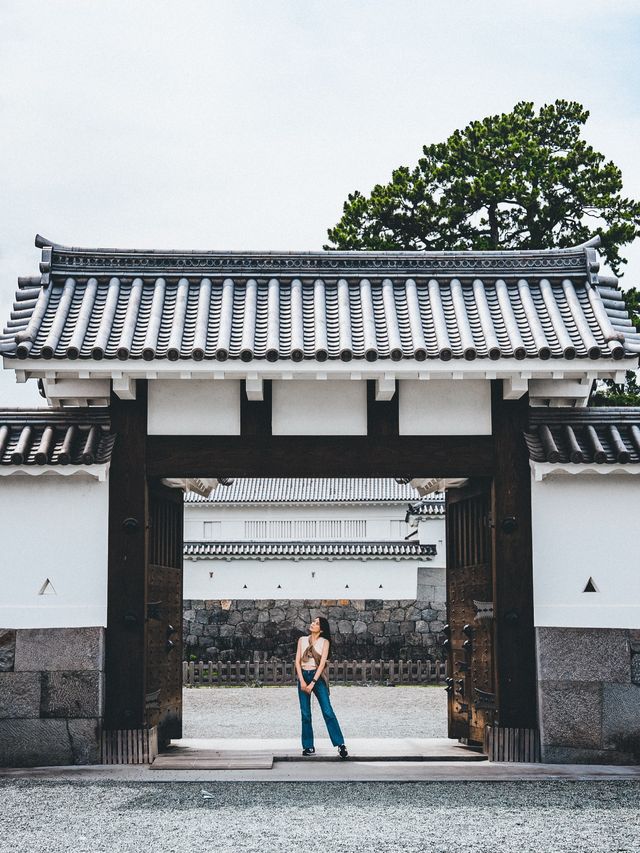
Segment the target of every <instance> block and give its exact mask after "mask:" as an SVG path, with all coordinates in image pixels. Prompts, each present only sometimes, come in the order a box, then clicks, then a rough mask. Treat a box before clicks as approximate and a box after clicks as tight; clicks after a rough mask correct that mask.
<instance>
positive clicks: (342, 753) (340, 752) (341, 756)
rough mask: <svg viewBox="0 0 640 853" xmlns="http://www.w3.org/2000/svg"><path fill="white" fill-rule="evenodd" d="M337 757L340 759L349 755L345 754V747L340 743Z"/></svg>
mask: <svg viewBox="0 0 640 853" xmlns="http://www.w3.org/2000/svg"><path fill="white" fill-rule="evenodd" d="M338 755H339V756H340V758H346V757H347V756H348V755H349V753H348V752H347V747H346V746H345V745H344V744H343V743H341V744H340V746H339V747H338Z"/></svg>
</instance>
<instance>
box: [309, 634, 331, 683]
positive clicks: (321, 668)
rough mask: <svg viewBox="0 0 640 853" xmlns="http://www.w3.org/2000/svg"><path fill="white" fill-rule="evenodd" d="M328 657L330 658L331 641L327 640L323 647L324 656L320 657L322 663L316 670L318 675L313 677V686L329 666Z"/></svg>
mask: <svg viewBox="0 0 640 853" xmlns="http://www.w3.org/2000/svg"><path fill="white" fill-rule="evenodd" d="M323 639H324V638H323ZM328 657H329V640H325V641H324V645H323V646H322V654H321V655H320V663H319V664H318V668H317V669H316V674H315V675H314V676H313V681H312V682H311V684H314V683H315V682H316V681H317V680H318V679H319V678H320V677H321V676H322V673H323V671H324V668H325V666H326V665H327V658H328Z"/></svg>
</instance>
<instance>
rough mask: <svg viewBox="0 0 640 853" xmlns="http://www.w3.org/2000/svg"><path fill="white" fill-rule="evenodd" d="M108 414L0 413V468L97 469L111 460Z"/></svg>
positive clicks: (86, 412) (15, 411) (111, 444)
mask: <svg viewBox="0 0 640 853" xmlns="http://www.w3.org/2000/svg"><path fill="white" fill-rule="evenodd" d="M114 441H115V436H114V435H112V434H111V432H110V428H109V416H108V414H100V413H96V411H95V410H92V411H85V410H78V411H76V412H69V411H65V412H60V413H57V412H55V411H45V410H33V411H21V410H17V409H13V410H0V465H11V466H16V465H27V466H43V465H75V466H77V465H94V464H103V463H106V462H108V461H109V459H110V458H111V450H112V448H113V443H114Z"/></svg>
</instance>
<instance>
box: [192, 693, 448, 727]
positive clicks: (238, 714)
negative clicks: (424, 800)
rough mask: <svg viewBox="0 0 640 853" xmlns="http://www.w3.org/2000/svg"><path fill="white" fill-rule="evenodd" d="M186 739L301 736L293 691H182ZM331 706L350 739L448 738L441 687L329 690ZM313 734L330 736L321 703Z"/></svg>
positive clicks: (316, 713)
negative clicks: (323, 717) (327, 734)
mask: <svg viewBox="0 0 640 853" xmlns="http://www.w3.org/2000/svg"><path fill="white" fill-rule="evenodd" d="M183 701H184V706H183V715H184V716H183V720H184V731H183V734H184V737H187V738H193V737H230V738H231V737H247V738H252V737H253V738H263V737H298V736H299V734H300V710H299V705H298V695H297V689H296V688H295V687H259V688H258V687H256V688H253V687H192V688H187V689H185V690H184V691H183ZM331 702H332V705H333V709H334V711H335V712H336V716H337V717H338V720H339V721H340V726H341V728H342V731H343V732H344V736H345V739H346V740H347V741H348V740H349V737H398V738H400V737H416V738H423V737H447V695H446V693H445V691H444V689H443V688H442V687H373V686H372V687H343V686H339V685H337V686H335V687H332V688H331ZM312 713H313V716H314V726H315V734H316V736H317V737H326V729H325V725H324V721H323V719H322V714H321V712H320V708H319V706H318V704H317V702H316V701H315V700H314V701H313V705H312Z"/></svg>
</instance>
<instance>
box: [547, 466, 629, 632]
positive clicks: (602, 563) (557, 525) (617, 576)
mask: <svg viewBox="0 0 640 853" xmlns="http://www.w3.org/2000/svg"><path fill="white" fill-rule="evenodd" d="M531 488H532V517H533V578H534V603H535V624H536V625H537V626H542V625H544V626H548V627H567V628H576V627H582V628H640V551H639V550H638V536H637V532H638V519H639V518H640V477H629V478H626V477H616V476H607V477H601V476H598V475H595V476H570V475H566V476H564V477H563V476H558V477H554V478H548V479H546V480H543V481H541V482H535V481H533V482H532V486H531ZM590 577H592V578H593V580H594V581H595V584H596V586H597V588H598V590H599V592H595V593H594V592H583V590H584V587H585V585H586V583H587V581H588V580H589V578H590Z"/></svg>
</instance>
